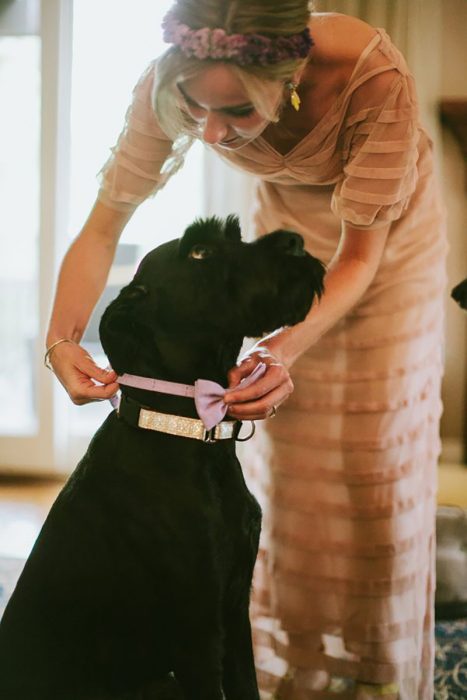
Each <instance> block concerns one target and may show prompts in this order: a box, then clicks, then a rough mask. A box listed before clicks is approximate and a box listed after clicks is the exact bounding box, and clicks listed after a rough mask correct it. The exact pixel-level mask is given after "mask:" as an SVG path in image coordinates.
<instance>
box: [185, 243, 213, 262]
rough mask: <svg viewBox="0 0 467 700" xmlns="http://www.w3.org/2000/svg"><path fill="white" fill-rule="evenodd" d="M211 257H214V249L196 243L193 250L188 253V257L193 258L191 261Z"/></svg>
mask: <svg viewBox="0 0 467 700" xmlns="http://www.w3.org/2000/svg"><path fill="white" fill-rule="evenodd" d="M213 255H214V249H213V248H211V247H210V246H208V245H204V244H202V243H198V244H197V245H194V246H193V248H192V249H191V250H190V252H189V253H188V257H189V258H193V260H205V259H206V258H210V257H212V256H213Z"/></svg>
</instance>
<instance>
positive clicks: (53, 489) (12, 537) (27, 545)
mask: <svg viewBox="0 0 467 700" xmlns="http://www.w3.org/2000/svg"><path fill="white" fill-rule="evenodd" d="M62 486H63V481H51V480H41V479H33V478H15V477H11V476H8V477H7V476H3V477H2V476H0V556H9V557H18V558H21V559H24V558H25V557H27V556H28V554H29V552H30V550H31V547H32V545H33V544H34V540H35V539H36V537H37V535H38V532H39V530H40V528H41V527H42V523H43V522H44V520H45V518H46V516H47V513H48V512H49V510H50V507H51V505H52V503H53V502H54V500H55V498H56V497H57V494H58V492H59V491H60V489H61V488H62Z"/></svg>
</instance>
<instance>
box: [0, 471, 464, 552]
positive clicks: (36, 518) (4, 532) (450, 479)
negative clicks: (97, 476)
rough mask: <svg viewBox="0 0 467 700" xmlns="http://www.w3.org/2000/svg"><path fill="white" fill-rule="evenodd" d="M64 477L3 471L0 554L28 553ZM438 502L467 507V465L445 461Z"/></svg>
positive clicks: (0, 500)
mask: <svg viewBox="0 0 467 700" xmlns="http://www.w3.org/2000/svg"><path fill="white" fill-rule="evenodd" d="M62 486H63V481H58V480H57V481H52V480H41V479H33V478H15V477H11V476H8V477H7V476H3V477H2V476H1V475H0V556H10V557H19V558H21V559H23V558H25V557H27V556H28V554H29V551H30V550H31V547H32V545H33V543H34V540H35V539H36V537H37V534H38V532H39V530H40V528H41V526H42V523H43V522H44V520H45V517H46V515H47V513H48V511H49V509H50V507H51V505H52V503H53V502H54V500H55V498H56V496H57V494H58V492H59V491H60V489H61V488H62ZM438 502H439V503H442V504H445V505H446V504H447V505H458V506H463V507H467V468H462V467H458V466H454V465H453V466H449V465H442V467H440V469H439V495H438Z"/></svg>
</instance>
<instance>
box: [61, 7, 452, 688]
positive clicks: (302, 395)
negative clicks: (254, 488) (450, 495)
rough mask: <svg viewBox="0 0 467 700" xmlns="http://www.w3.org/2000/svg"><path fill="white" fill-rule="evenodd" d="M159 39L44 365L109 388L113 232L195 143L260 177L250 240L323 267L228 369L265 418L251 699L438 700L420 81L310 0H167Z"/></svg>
mask: <svg viewBox="0 0 467 700" xmlns="http://www.w3.org/2000/svg"><path fill="white" fill-rule="evenodd" d="M164 33H165V38H166V41H167V42H168V43H169V44H170V47H169V48H168V50H167V51H166V52H165V54H164V55H163V56H161V57H160V58H159V59H158V60H156V61H154V63H152V64H151V65H150V66H149V68H148V69H147V70H146V72H145V73H144V74H143V76H142V77H141V79H140V81H139V82H138V84H137V86H136V88H135V91H134V99H133V103H132V105H131V107H130V109H129V112H128V115H127V123H126V126H125V128H124V130H123V132H122V134H121V136H120V138H119V141H118V143H117V146H116V148H115V149H114V151H113V154H112V156H111V158H110V160H109V161H108V162H107V163H106V165H105V166H104V168H103V172H102V186H101V189H100V192H99V196H98V199H97V201H96V204H95V206H94V208H93V210H92V212H91V214H90V216H89V219H88V221H87V222H86V224H85V226H84V228H83V230H82V231H81V233H80V234H79V236H78V237H77V238H76V240H75V241H74V243H73V244H72V246H71V248H70V250H69V251H68V253H67V255H66V257H65V260H64V262H63V266H62V270H61V274H60V279H59V282H58V288H57V296H56V301H55V306H54V310H53V314H52V318H51V322H50V328H49V332H48V336H47V347H48V349H49V350H48V360H49V361H50V362H51V363H52V365H53V369H54V371H55V373H56V374H57V376H58V378H59V379H60V381H61V382H62V384H63V385H64V386H65V388H66V389H67V391H68V393H69V394H70V397H71V398H72V400H73V401H74V402H75V403H77V404H81V403H85V402H87V401H92V400H99V399H106V398H108V397H110V396H111V395H113V394H114V393H115V391H116V390H117V384H116V383H115V379H116V377H115V374H114V373H113V372H111V371H110V372H106V371H105V370H103V369H101V368H98V367H97V366H96V365H95V364H94V362H93V360H92V358H90V357H89V356H88V355H87V354H86V353H85V352H84V350H83V349H82V348H81V347H80V346H79V340H80V338H81V336H82V334H83V332H84V329H85V326H86V323H87V321H88V318H89V315H90V313H91V310H92V308H93V307H94V305H95V303H96V300H97V298H98V297H99V294H100V293H101V291H102V289H103V287H104V285H105V281H106V277H107V273H108V270H109V267H110V265H111V262H112V258H113V255H114V251H115V247H116V245H117V241H118V238H119V235H120V233H121V231H122V229H123V228H124V226H125V224H126V223H127V221H128V219H129V218H130V217H131V215H132V213H133V211H134V210H135V208H136V207H137V206H138V204H139V203H140V202H142V201H143V200H144V199H145V198H146V197H148V196H150V195H152V194H154V193H155V192H156V191H157V190H158V189H160V187H161V186H162V185H163V184H164V182H165V181H166V180H167V178H168V177H169V175H170V174H171V173H172V172H174V171H175V170H176V169H177V167H179V166H180V165H181V164H182V161H183V154H184V151H185V150H186V149H187V147H188V146H189V143H190V141H191V140H192V139H194V138H199V139H201V140H202V141H203V142H204V143H205V144H206V145H207V146H208V147H209V148H211V149H213V150H214V151H215V152H216V153H217V154H218V155H219V156H220V157H221V158H223V159H224V160H226V161H227V162H229V163H231V164H233V165H234V166H236V167H240V168H242V169H243V170H245V171H247V172H249V173H253V174H254V175H256V176H257V177H258V188H257V196H256V201H257V206H256V214H255V225H256V231H257V234H258V235H261V234H263V233H265V232H267V231H271V230H273V229H275V228H278V227H282V228H287V229H291V230H295V231H298V232H300V233H301V234H302V235H303V236H304V237H305V241H306V245H307V248H308V249H309V251H310V252H311V253H312V254H313V255H315V256H317V257H319V258H321V259H322V260H323V261H325V262H326V263H327V266H328V269H327V275H326V291H325V295H324V297H323V298H322V300H321V302H320V303H319V304H318V305H316V306H315V307H314V308H313V310H312V311H311V312H310V314H309V316H308V318H307V319H306V320H305V321H304V322H303V323H302V324H300V325H299V326H297V327H294V328H293V329H282V330H281V331H280V332H277V333H276V334H274V335H272V336H270V337H267V338H264V339H262V340H261V341H260V342H258V343H257V345H256V346H255V347H254V348H253V349H252V350H251V351H250V352H249V353H248V355H247V356H246V357H245V358H243V360H242V361H241V362H240V363H239V365H238V366H237V367H235V368H233V369H232V372H231V385H232V386H236V385H237V384H238V382H239V380H240V379H241V377H242V376H244V375H246V374H248V373H249V372H250V371H251V370H252V368H253V367H254V366H255V364H256V363H257V362H258V360H259V358H261V359H262V360H263V361H265V362H266V363H267V365H268V370H267V372H266V374H265V375H264V377H263V378H262V379H261V380H259V381H258V382H256V383H255V384H254V385H253V386H251V387H249V388H246V389H242V390H240V389H239V390H238V391H236V392H232V394H230V398H229V412H230V415H231V416H233V417H235V418H239V419H263V418H267V417H268V416H271V415H273V414H275V413H276V410H277V417H276V418H275V419H274V420H273V421H272V420H271V421H267V422H266V424H265V425H266V431H267V440H268V445H267V449H266V451H265V452H264V455H266V454H269V455H270V456H269V458H268V459H267V461H264V463H261V462H260V458H261V455H262V454H263V453H257V454H255V460H256V462H255V465H254V470H256V472H255V473H256V477H255V478H264V475H265V474H267V475H268V476H267V478H268V479H269V480H270V489H269V494H268V495H269V500H268V502H267V503H266V504H265V510H266V516H267V517H266V521H267V523H268V527H267V531H266V532H265V539H264V547H265V550H266V551H265V552H264V553H263V557H262V558H261V561H260V562H259V564H258V569H257V579H256V586H255V591H254V601H253V602H254V606H253V611H254V616H255V619H254V621H253V622H254V625H256V641H257V647H256V655H257V666H258V672H259V680H260V684H261V685H262V687H263V692H264V697H270V696H271V694H273V693H276V697H279V698H281V699H282V700H307V699H308V698H326V697H329V698H335V697H336V695H337V696H338V694H339V692H342V693H343V696H344V697H346V698H358V699H362V698H376V697H381V696H385V697H387V698H388V700H392V699H396V698H398V699H399V700H416V699H417V700H431V698H432V697H433V687H432V678H433V591H434V578H433V548H434V517H435V489H436V486H435V471H436V460H437V456H438V452H439V438H438V419H439V415H440V410H441V407H440V398H439V389H440V387H439V384H440V374H441V369H442V368H441V333H442V324H443V320H442V318H443V311H442V293H443V288H444V258H445V250H446V244H445V237H444V223H443V209H442V206H441V204H440V201H439V197H438V194H437V190H436V186H435V183H434V176H433V161H432V153H431V142H430V139H429V137H428V136H427V134H426V133H425V131H424V130H423V128H422V127H421V125H420V124H419V121H418V112H417V101H416V95H415V88H414V84H413V79H412V76H411V74H410V72H409V71H408V69H407V66H406V64H405V62H404V59H403V57H402V56H401V55H400V53H399V52H398V51H397V49H396V48H395V47H394V46H393V45H392V44H391V41H390V39H389V38H388V36H387V35H386V34H385V32H384V31H383V30H379V29H374V28H372V27H370V26H369V25H367V24H365V23H364V22H362V21H359V20H357V19H354V18H351V17H347V16H343V15H337V14H312V13H311V12H310V9H309V7H308V3H307V0H282V1H281V2H280V3H273V2H270V0H229V1H228V2H227V0H177V2H175V4H174V6H173V8H172V10H171V12H170V13H169V14H168V16H167V17H166V19H165V22H164ZM78 289H79V290H80V293H79V295H78V294H77V290H78ZM69 341H72V342H69ZM94 380H97V381H98V382H100V383H103V386H97V385H96V384H95V381H94ZM294 387H295V389H294ZM293 389H294V391H293V393H292V390H293ZM286 399H287V401H286ZM279 406H280V409H279ZM268 693H269V695H268Z"/></svg>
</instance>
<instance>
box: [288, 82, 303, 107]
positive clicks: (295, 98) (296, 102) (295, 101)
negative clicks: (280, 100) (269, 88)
mask: <svg viewBox="0 0 467 700" xmlns="http://www.w3.org/2000/svg"><path fill="white" fill-rule="evenodd" d="M297 86H298V83H293V82H290V83H287V87H288V89H289V90H290V104H291V105H292V107H293V108H294V110H295V111H296V112H298V110H299V109H300V105H301V100H300V95H299V94H298V92H297Z"/></svg>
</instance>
